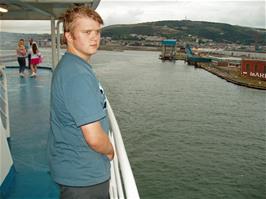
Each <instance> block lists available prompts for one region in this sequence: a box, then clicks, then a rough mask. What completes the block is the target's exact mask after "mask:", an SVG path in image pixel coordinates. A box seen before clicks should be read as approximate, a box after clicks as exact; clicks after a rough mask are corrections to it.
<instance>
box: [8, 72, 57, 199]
mask: <svg viewBox="0 0 266 199" xmlns="http://www.w3.org/2000/svg"><path fill="white" fill-rule="evenodd" d="M6 75H7V82H8V85H7V86H8V95H9V114H10V134H11V138H10V139H9V144H10V149H11V153H12V157H13V161H14V166H15V170H16V175H15V181H14V183H13V184H12V187H11V191H10V193H9V194H8V196H7V197H6V198H7V199H36V198H38V199H54V198H59V189H58V186H57V185H56V184H55V183H54V182H53V181H52V179H51V177H50V175H49V169H48V163H47V162H48V161H47V155H46V153H47V152H46V151H47V150H46V143H47V135H48V131H49V103H50V82H51V77H52V72H51V71H50V70H47V69H39V70H38V76H37V77H36V78H30V77H29V74H28V72H27V71H25V77H24V78H22V77H19V76H18V69H14V68H7V69H6Z"/></svg>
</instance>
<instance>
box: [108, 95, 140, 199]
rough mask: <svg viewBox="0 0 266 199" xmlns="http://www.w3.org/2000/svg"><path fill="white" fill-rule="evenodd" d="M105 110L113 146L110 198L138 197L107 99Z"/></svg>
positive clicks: (136, 198)
mask: <svg viewBox="0 0 266 199" xmlns="http://www.w3.org/2000/svg"><path fill="white" fill-rule="evenodd" d="M107 112H108V116H109V123H110V139H111V142H112V143H113V146H114V148H115V157H114V160H113V161H112V162H111V181H110V198H111V199H124V198H127V199H139V193H138V189H137V185H136V182H135V178H134V175H133V172H132V169H131V166H130V163H129V160H128V157H127V153H126V149H125V146H124V143H123V139H122V136H121V133H120V129H119V126H118V124H117V121H116V119H115V115H114V113H113V110H112V107H111V106H110V103H109V101H108V100H107Z"/></svg>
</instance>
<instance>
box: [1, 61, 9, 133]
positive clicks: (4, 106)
mask: <svg viewBox="0 0 266 199" xmlns="http://www.w3.org/2000/svg"><path fill="white" fill-rule="evenodd" d="M0 118H1V122H2V124H3V127H4V130H5V135H6V137H7V138H9V137H10V126H9V109H8V95H7V80H6V74H5V71H4V66H2V65H1V64H0Z"/></svg>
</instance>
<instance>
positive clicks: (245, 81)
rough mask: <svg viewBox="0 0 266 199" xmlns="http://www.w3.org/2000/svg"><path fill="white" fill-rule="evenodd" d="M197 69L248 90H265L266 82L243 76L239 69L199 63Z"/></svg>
mask: <svg viewBox="0 0 266 199" xmlns="http://www.w3.org/2000/svg"><path fill="white" fill-rule="evenodd" d="M198 67H199V68H202V69H204V70H206V71H208V72H210V73H212V74H214V75H216V76H218V77H220V78H222V79H225V80H226V81H228V82H231V83H234V84H237V85H240V86H245V87H249V88H255V89H260V90H266V80H262V79H258V78H253V77H249V76H243V75H242V74H241V72H240V69H239V68H235V67H223V66H215V65H214V64H206V63H199V64H198Z"/></svg>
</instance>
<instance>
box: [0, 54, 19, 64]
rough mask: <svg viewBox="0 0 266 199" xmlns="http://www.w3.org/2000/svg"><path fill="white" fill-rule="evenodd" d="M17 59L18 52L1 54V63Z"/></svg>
mask: <svg viewBox="0 0 266 199" xmlns="http://www.w3.org/2000/svg"><path fill="white" fill-rule="evenodd" d="M16 60H17V56H16V54H8V55H1V56H0V64H1V63H7V62H11V61H16Z"/></svg>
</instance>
